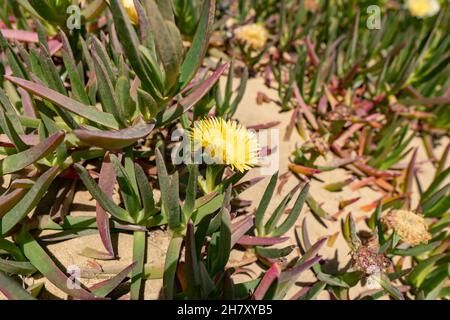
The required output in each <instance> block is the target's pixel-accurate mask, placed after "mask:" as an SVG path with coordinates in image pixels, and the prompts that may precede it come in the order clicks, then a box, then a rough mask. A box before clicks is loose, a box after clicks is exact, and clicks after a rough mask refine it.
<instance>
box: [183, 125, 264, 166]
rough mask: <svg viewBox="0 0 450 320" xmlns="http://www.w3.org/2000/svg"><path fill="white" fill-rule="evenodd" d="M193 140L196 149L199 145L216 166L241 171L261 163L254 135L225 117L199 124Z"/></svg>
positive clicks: (195, 128)
mask: <svg viewBox="0 0 450 320" xmlns="http://www.w3.org/2000/svg"><path fill="white" fill-rule="evenodd" d="M191 137H192V140H193V143H194V150H195V148H196V146H200V147H201V148H203V149H204V150H205V151H206V153H207V155H209V156H210V157H211V158H212V159H213V160H214V163H215V164H224V165H227V166H230V167H231V168H232V169H235V170H237V171H239V172H244V171H246V170H249V169H250V168H252V167H254V166H255V165H257V164H258V155H259V144H258V140H257V138H256V135H255V133H254V132H252V131H250V130H248V129H246V128H245V127H244V126H242V125H241V124H239V123H237V122H236V121H232V120H228V121H227V120H224V119H222V118H208V119H205V120H200V121H197V122H196V123H195V124H194V127H193V129H192V131H191Z"/></svg>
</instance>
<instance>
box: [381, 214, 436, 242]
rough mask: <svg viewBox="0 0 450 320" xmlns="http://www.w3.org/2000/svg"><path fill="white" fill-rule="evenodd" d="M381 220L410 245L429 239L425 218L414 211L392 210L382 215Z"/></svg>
mask: <svg viewBox="0 0 450 320" xmlns="http://www.w3.org/2000/svg"><path fill="white" fill-rule="evenodd" d="M382 221H383V222H384V223H385V224H386V225H387V226H388V227H389V228H391V229H393V230H394V231H395V232H396V233H397V234H398V235H399V236H400V238H401V239H402V240H403V241H405V242H407V243H409V244H410V245H413V246H415V245H418V244H420V243H422V242H425V243H426V242H428V241H429V240H430V239H431V234H430V233H429V232H428V226H427V224H426V223H425V219H424V218H423V217H422V216H420V215H418V214H415V213H414V212H411V211H407V210H393V211H390V212H389V213H388V214H386V215H384V216H383V217H382Z"/></svg>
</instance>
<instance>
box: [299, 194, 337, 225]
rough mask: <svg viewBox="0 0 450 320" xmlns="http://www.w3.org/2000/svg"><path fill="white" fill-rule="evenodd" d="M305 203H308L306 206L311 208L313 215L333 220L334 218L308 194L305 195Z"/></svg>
mask: <svg viewBox="0 0 450 320" xmlns="http://www.w3.org/2000/svg"><path fill="white" fill-rule="evenodd" d="M306 203H307V204H308V207H309V208H310V209H311V212H312V213H313V214H314V215H316V216H318V217H319V218H323V219H327V220H330V221H334V218H333V217H332V216H331V215H330V214H329V213H328V212H327V211H325V210H324V209H323V208H322V206H321V205H320V204H319V203H318V202H317V201H316V200H315V199H314V198H313V197H312V196H311V195H310V194H308V195H307V196H306Z"/></svg>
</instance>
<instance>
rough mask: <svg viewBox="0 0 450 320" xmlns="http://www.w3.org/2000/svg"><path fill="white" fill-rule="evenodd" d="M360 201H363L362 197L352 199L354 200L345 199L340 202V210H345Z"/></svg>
mask: <svg viewBox="0 0 450 320" xmlns="http://www.w3.org/2000/svg"><path fill="white" fill-rule="evenodd" d="M359 199H361V197H357V198H352V199H344V200H341V201H339V210H343V209H344V208H346V207H347V206H349V205H351V204H353V203H355V202H356V201H358V200H359Z"/></svg>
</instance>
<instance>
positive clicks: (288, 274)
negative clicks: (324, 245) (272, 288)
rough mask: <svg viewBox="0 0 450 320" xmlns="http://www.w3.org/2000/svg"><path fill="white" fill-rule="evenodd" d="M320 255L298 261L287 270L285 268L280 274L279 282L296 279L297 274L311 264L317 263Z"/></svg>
mask: <svg viewBox="0 0 450 320" xmlns="http://www.w3.org/2000/svg"><path fill="white" fill-rule="evenodd" d="M321 259H322V257H320V256H317V257H314V258H312V259H310V260H307V261H304V262H302V263H298V264H297V265H296V266H294V267H292V268H291V269H289V270H286V271H284V272H282V273H281V275H280V282H290V281H295V280H297V278H298V276H299V275H300V274H301V273H302V272H303V271H305V270H308V269H309V268H311V267H312V266H313V265H315V264H316V263H318V262H319V261H320V260H321Z"/></svg>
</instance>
